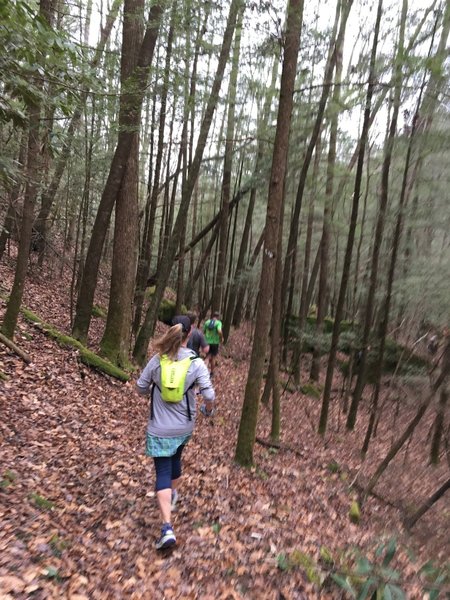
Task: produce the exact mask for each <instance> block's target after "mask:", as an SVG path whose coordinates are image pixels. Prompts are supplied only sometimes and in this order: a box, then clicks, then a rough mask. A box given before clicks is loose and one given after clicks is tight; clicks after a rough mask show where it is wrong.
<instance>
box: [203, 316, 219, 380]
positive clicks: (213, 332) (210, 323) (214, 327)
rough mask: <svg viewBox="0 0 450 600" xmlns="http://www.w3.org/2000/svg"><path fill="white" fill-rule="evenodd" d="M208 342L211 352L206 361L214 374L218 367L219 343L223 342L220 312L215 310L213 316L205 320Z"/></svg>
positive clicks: (205, 332) (204, 329)
mask: <svg viewBox="0 0 450 600" xmlns="http://www.w3.org/2000/svg"><path fill="white" fill-rule="evenodd" d="M203 332H204V334H205V338H206V342H207V343H208V344H209V352H208V354H207V356H206V359H205V362H207V363H208V364H209V370H210V376H211V377H212V376H213V374H214V369H215V368H216V361H217V355H218V354H219V345H220V343H221V342H223V334H222V321H221V320H220V319H219V313H218V312H213V313H212V314H211V318H210V319H208V320H207V321H205V323H204V325H203Z"/></svg>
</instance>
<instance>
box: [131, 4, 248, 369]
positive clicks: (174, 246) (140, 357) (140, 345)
mask: <svg viewBox="0 0 450 600" xmlns="http://www.w3.org/2000/svg"><path fill="white" fill-rule="evenodd" d="M241 1H242V0H232V3H231V6H230V12H229V15H228V20H227V25H226V29H225V33H224V37H223V43H222V48H221V51H220V56H219V59H218V64H217V71H216V74H215V77H214V82H213V85H212V89H211V93H210V96H209V99H208V103H207V106H206V110H205V114H204V117H203V121H202V125H201V127H200V132H199V138H198V142H197V147H196V150H195V156H194V158H193V161H192V165H191V168H190V169H189V173H188V177H187V179H186V183H185V185H184V188H183V190H182V193H181V202H180V207H179V209H178V214H177V219H176V222H175V225H174V227H173V230H172V235H171V238H170V241H169V244H168V247H167V250H166V251H165V252H164V255H163V257H162V260H161V265H160V267H159V269H158V271H159V273H158V283H157V285H156V289H155V293H154V294H153V296H152V299H151V302H150V306H149V308H148V310H147V314H146V316H145V320H144V323H143V325H142V327H141V329H140V331H139V334H138V336H137V339H136V344H135V347H134V351H133V356H134V358H135V359H136V360H137V362H138V363H139V364H142V363H143V362H144V361H145V355H146V352H147V346H148V342H149V340H150V336H151V335H152V333H153V330H154V327H155V324H156V318H157V314H158V308H159V304H160V302H161V300H162V297H163V294H164V290H165V287H166V284H167V281H168V279H169V276H170V271H171V268H172V265H173V262H174V259H175V255H176V252H177V250H178V247H179V244H180V237H181V230H182V227H183V225H184V223H185V221H186V217H187V212H188V209H189V205H190V201H191V197H192V192H193V190H194V185H195V182H196V180H197V177H198V173H199V170H200V164H201V160H202V157H203V152H204V149H205V146H206V141H207V138H208V133H209V129H210V126H211V122H212V118H213V115H214V112H215V109H216V105H217V101H218V98H219V92H220V87H221V85H222V79H223V74H224V71H225V66H226V63H227V60H228V56H229V52H230V47H231V41H232V38H233V32H234V28H235V25H236V18H237V13H238V10H239V7H240V4H241Z"/></svg>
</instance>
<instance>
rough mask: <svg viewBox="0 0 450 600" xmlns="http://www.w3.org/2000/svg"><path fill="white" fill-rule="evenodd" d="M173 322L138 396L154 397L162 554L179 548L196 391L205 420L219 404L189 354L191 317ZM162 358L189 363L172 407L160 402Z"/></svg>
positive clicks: (152, 434)
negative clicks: (175, 516) (176, 514)
mask: <svg viewBox="0 0 450 600" xmlns="http://www.w3.org/2000/svg"><path fill="white" fill-rule="evenodd" d="M173 322H174V325H173V326H172V327H171V328H170V329H169V330H168V331H167V333H166V334H165V335H163V336H162V337H161V338H160V339H159V340H157V342H156V343H155V349H156V351H157V354H155V356H153V357H152V358H151V359H150V361H149V362H148V364H147V366H146V367H145V368H144V370H143V371H142V373H141V375H140V377H139V379H138V381H137V390H138V392H139V393H140V394H143V395H147V394H148V393H150V395H151V409H150V418H149V421H148V425H147V442H146V454H147V456H151V457H153V461H154V465H155V472H156V485H155V487H156V497H157V500H158V505H159V510H160V513H161V517H162V522H163V525H162V528H161V537H160V538H159V540H158V541H157V542H156V548H157V549H158V550H160V549H164V548H168V547H170V546H173V545H174V544H175V543H176V537H175V534H174V531H173V527H172V524H171V511H172V510H173V509H174V507H175V504H176V501H177V499H178V485H179V481H180V477H181V454H182V452H183V449H184V447H185V446H186V444H187V442H188V441H189V439H190V437H191V435H192V432H193V430H194V425H195V418H196V415H197V403H196V395H197V394H196V390H198V392H199V393H200V394H201V395H202V397H203V400H204V404H203V405H202V406H201V408H200V411H201V412H202V413H203V414H204V415H205V416H211V415H212V414H213V412H214V402H215V392H214V388H213V387H212V384H211V380H210V378H209V373H208V369H207V368H206V365H205V363H204V362H203V360H202V359H201V358H199V357H198V356H197V355H196V354H195V353H194V352H193V351H192V350H189V348H187V342H188V339H189V335H190V332H191V322H190V319H189V317H187V316H185V315H181V316H178V317H175V319H174V321H173ZM161 357H168V358H169V359H171V360H172V361H182V360H183V359H185V358H188V357H190V358H191V362H190V364H189V367H188V369H187V372H186V378H185V381H184V390H183V391H184V394H183V397H182V400H181V401H178V402H173V401H172V402H168V401H165V400H163V398H162V392H161V389H162V382H161V362H160V360H161ZM194 388H195V389H194Z"/></svg>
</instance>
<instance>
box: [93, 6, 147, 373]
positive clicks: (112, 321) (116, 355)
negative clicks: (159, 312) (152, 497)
mask: <svg viewBox="0 0 450 600" xmlns="http://www.w3.org/2000/svg"><path fill="white" fill-rule="evenodd" d="M144 9H145V6H144V0H125V3H124V17H123V27H122V40H123V41H122V58H121V82H122V90H123V91H125V90H126V85H127V80H128V79H129V77H131V76H132V74H133V71H134V70H135V69H136V66H137V62H138V58H139V49H140V46H141V43H142V38H143V33H144V31H143V25H142V24H143V16H144ZM126 110H128V106H127V102H126V101H125V102H122V101H121V106H120V111H119V128H121V127H126V126H127V115H126V114H124V111H126ZM138 186H139V131H138V130H136V129H135V131H134V137H133V140H132V144H131V148H130V152H129V155H128V161H127V165H126V168H125V171H124V174H123V178H122V184H121V186H120V188H119V192H118V194H117V199H116V205H115V220H114V238H113V258H112V270H111V288H110V293H109V305H108V314H107V318H106V326H105V331H104V333H103V337H102V340H101V342H100V349H101V352H102V354H103V355H104V356H106V358H108V359H109V360H110V361H111V362H112V363H114V364H117V365H118V366H121V367H123V366H126V365H127V364H128V362H129V361H128V354H129V350H130V334H131V321H132V302H133V294H134V283H135V273H136V262H137V248H138V212H139V207H138Z"/></svg>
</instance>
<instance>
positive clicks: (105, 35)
mask: <svg viewBox="0 0 450 600" xmlns="http://www.w3.org/2000/svg"><path fill="white" fill-rule="evenodd" d="M122 1H123V0H114V2H113V5H112V6H111V9H110V11H109V14H108V17H107V19H106V23H105V26H104V27H101V29H100V31H101V33H100V40H99V42H98V45H97V48H96V51H95V55H94V57H93V59H92V61H91V63H90V65H89V66H90V68H91V69H95V68H96V67H97V65H98V63H99V62H100V59H101V57H102V54H103V51H104V49H105V45H106V42H107V41H108V39H109V36H110V34H111V30H112V28H113V25H114V22H115V20H116V18H117V14H118V12H119V9H120V6H121V4H122ZM87 96H88V93H87V92H84V93H83V94H82V97H81V101H80V103H79V104H78V105H77V106H76V108H75V110H74V113H73V115H72V117H71V119H70V122H69V125H68V127H67V133H66V137H65V140H64V142H63V147H62V150H61V153H60V154H59V157H58V160H57V162H56V167H55V171H54V173H53V177H52V180H51V182H50V184H49V185H48V186H46V188H45V189H44V190H43V192H42V194H41V207H40V210H39V214H38V216H37V218H36V221H35V223H34V228H35V229H36V231H37V232H38V233H39V240H38V249H39V252H40V253H41V254H43V252H44V250H45V242H46V239H47V230H48V219H49V216H50V211H51V208H52V206H53V203H54V201H55V197H56V193H57V191H58V188H59V185H60V183H61V179H62V176H63V173H64V171H65V169H66V166H67V161H68V159H69V156H70V153H71V150H72V143H73V139H74V134H75V131H76V130H77V127H78V125H79V123H80V120H81V116H82V114H83V106H84V104H85V102H86V99H87Z"/></svg>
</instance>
